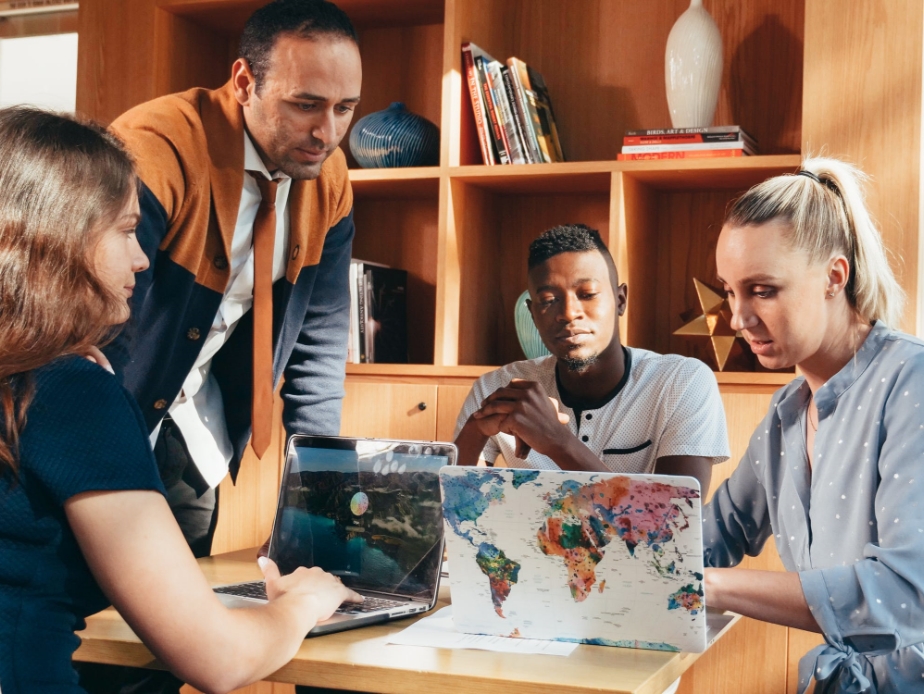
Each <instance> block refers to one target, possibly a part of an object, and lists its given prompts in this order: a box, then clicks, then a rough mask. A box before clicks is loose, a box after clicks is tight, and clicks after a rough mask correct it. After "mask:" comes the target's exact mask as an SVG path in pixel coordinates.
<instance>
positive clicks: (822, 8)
mask: <svg viewBox="0 0 924 694" xmlns="http://www.w3.org/2000/svg"><path fill="white" fill-rule="evenodd" d="M805 7H806V10H805V26H806V36H805V85H804V101H805V106H804V113H803V125H802V151H803V152H806V153H808V152H812V153H816V154H817V153H820V152H822V151H824V152H825V153H826V154H828V155H832V156H839V157H844V158H846V159H848V160H850V161H852V162H853V163H855V164H857V165H859V166H860V167H861V168H862V169H863V170H864V171H866V172H867V173H868V174H870V175H871V176H872V179H873V180H872V185H871V186H870V190H869V195H868V198H869V206H870V209H871V210H872V213H873V216H874V218H876V219H877V220H878V221H879V223H880V224H881V226H882V235H883V239H884V241H885V244H886V247H887V248H888V249H889V251H890V253H891V255H892V267H893V269H895V270H896V273H897V275H898V277H899V281H900V283H901V285H902V286H903V287H904V288H905V290H906V291H907V292H908V298H909V301H908V305H907V308H906V310H905V320H904V322H903V324H902V325H903V327H904V328H905V329H906V330H910V331H914V330H915V327H917V330H918V331H920V330H921V329H922V327H924V321H922V320H921V318H920V317H919V316H918V312H919V310H920V309H919V308H918V306H917V304H918V286H919V278H918V263H919V259H918V253H919V250H918V245H919V241H918V235H919V225H920V215H921V192H920V178H921V116H922V113H921V98H922V94H921V82H922V41H924V4H922V3H921V2H920V1H919V0H868V1H867V2H860V3H857V2H851V1H850V0H830V1H829V0H806V4H805Z"/></svg>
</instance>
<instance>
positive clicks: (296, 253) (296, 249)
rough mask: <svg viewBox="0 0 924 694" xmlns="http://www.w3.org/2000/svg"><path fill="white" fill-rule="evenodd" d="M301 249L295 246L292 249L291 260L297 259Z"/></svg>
mask: <svg viewBox="0 0 924 694" xmlns="http://www.w3.org/2000/svg"><path fill="white" fill-rule="evenodd" d="M301 249H302V247H301V246H299V245H298V244H296V246H295V248H293V249H292V260H295V259H296V258H297V257H298V252H299V251H300V250H301Z"/></svg>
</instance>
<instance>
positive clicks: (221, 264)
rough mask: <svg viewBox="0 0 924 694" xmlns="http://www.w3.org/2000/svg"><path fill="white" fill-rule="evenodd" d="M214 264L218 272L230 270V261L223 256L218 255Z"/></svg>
mask: <svg viewBox="0 0 924 694" xmlns="http://www.w3.org/2000/svg"><path fill="white" fill-rule="evenodd" d="M212 264H213V265H215V267H216V268H217V269H218V270H227V269H228V259H227V258H225V257H224V256H223V255H216V256H215V260H213V261H212Z"/></svg>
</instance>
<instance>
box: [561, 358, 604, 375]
mask: <svg viewBox="0 0 924 694" xmlns="http://www.w3.org/2000/svg"><path fill="white" fill-rule="evenodd" d="M599 358H600V355H599V354H592V355H590V356H589V357H585V358H584V359H575V358H573V357H565V358H564V359H563V360H562V361H564V362H565V365H566V366H567V367H568V371H573V372H574V373H584V372H585V371H587V369H589V368H590V367H591V366H593V365H594V364H596V363H597V359H599Z"/></svg>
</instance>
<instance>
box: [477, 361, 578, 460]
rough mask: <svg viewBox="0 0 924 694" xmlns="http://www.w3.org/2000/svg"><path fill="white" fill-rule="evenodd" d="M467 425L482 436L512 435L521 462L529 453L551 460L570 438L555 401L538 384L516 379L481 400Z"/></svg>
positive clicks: (566, 422) (563, 415)
mask: <svg viewBox="0 0 924 694" xmlns="http://www.w3.org/2000/svg"><path fill="white" fill-rule="evenodd" d="M471 421H473V422H474V423H475V424H476V426H477V427H478V430H479V431H480V432H481V433H482V434H483V435H485V436H494V435H496V434H498V433H504V434H510V435H512V436H513V437H514V438H515V439H516V444H517V447H516V456H517V457H518V458H521V459H522V458H525V457H526V456H527V455H529V451H530V450H531V449H535V450H536V451H538V452H539V453H542V454H543V455H549V456H550V457H552V456H551V455H550V454H554V453H555V452H556V451H559V450H562V449H563V448H564V447H566V442H567V441H568V439H573V438H574V436H573V435H572V434H571V431H570V430H569V429H568V428H567V426H566V425H567V424H568V422H569V417H568V415H566V414H564V413H562V412H559V411H558V401H557V400H555V398H551V397H549V396H548V395H546V393H545V390H543V388H542V386H541V385H540V384H539V383H537V382H535V381H524V380H522V379H518V378H515V379H513V380H512V381H511V382H510V383H509V384H508V385H507V387H506V388H500V389H498V390H496V391H494V392H493V393H492V394H491V395H489V396H488V397H487V398H485V400H484V402H483V403H482V404H481V409H479V410H477V411H476V412H474V413H473V414H472V417H471Z"/></svg>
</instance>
